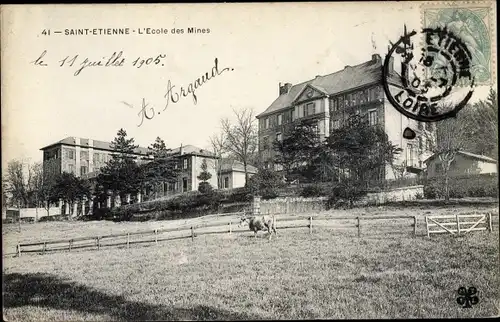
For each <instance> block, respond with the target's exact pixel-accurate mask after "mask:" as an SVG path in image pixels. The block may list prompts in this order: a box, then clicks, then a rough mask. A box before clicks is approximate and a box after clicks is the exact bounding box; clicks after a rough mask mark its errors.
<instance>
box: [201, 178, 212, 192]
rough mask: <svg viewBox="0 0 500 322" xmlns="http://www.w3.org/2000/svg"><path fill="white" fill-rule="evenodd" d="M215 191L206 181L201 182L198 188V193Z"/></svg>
mask: <svg viewBox="0 0 500 322" xmlns="http://www.w3.org/2000/svg"><path fill="white" fill-rule="evenodd" d="M213 190H214V188H212V186H211V185H210V183H208V182H206V181H203V182H200V184H199V186H198V191H199V192H201V193H210V192H212V191H213Z"/></svg>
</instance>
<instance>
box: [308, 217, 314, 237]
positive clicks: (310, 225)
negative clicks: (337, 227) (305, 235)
mask: <svg viewBox="0 0 500 322" xmlns="http://www.w3.org/2000/svg"><path fill="white" fill-rule="evenodd" d="M312 228H313V217H312V216H310V217H309V234H312Z"/></svg>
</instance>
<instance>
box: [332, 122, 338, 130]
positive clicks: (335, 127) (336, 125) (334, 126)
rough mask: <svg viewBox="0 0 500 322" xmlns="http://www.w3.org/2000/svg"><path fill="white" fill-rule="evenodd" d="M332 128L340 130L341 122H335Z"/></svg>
mask: <svg viewBox="0 0 500 322" xmlns="http://www.w3.org/2000/svg"><path fill="white" fill-rule="evenodd" d="M332 127H333V128H334V129H340V120H333V125H332Z"/></svg>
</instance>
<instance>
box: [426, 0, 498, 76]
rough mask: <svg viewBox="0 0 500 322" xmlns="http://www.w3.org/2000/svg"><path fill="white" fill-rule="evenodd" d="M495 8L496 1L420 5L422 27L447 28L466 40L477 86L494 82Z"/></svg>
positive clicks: (438, 2)
mask: <svg viewBox="0 0 500 322" xmlns="http://www.w3.org/2000/svg"><path fill="white" fill-rule="evenodd" d="M495 11H496V4H495V2H494V1H485V2H481V1H453V2H451V1H449V2H448V1H447V2H441V1H436V2H435V3H425V4H422V5H421V7H420V12H421V18H422V26H421V27H422V28H443V29H444V28H446V29H447V30H448V31H450V32H452V33H453V34H454V35H456V36H457V37H458V38H460V39H461V40H462V41H463V42H464V43H465V45H466V46H467V48H468V49H469V50H470V52H471V55H472V64H471V74H472V75H473V76H474V79H475V83H476V85H492V84H493V83H495V77H496V75H495V71H496V61H495V57H496V53H495V50H496V41H495V37H496V35H495V31H496V27H495V23H496V22H495V18H494V16H495Z"/></svg>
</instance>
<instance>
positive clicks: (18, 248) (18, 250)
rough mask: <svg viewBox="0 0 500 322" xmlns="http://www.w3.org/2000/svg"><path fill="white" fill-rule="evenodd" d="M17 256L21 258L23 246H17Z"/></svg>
mask: <svg viewBox="0 0 500 322" xmlns="http://www.w3.org/2000/svg"><path fill="white" fill-rule="evenodd" d="M17 255H18V256H19V257H21V244H17Z"/></svg>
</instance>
